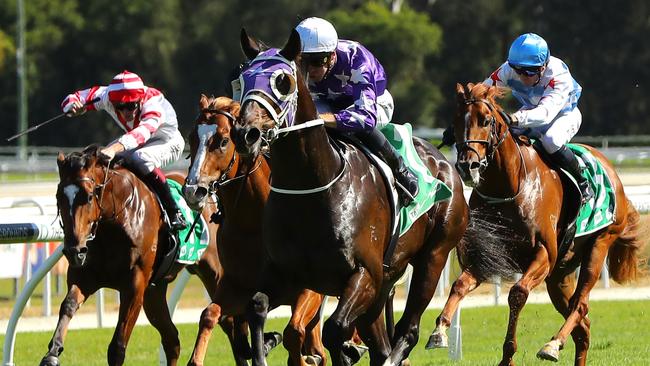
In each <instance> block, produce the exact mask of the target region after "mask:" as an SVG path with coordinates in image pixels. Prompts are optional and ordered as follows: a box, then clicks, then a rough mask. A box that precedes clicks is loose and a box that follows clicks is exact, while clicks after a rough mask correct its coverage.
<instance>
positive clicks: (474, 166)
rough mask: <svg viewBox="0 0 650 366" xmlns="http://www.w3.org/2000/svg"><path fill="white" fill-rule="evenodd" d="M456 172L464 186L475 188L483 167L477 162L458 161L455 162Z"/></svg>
mask: <svg viewBox="0 0 650 366" xmlns="http://www.w3.org/2000/svg"><path fill="white" fill-rule="evenodd" d="M456 170H457V171H458V174H459V175H460V178H461V179H462V180H463V182H464V183H465V185H467V186H469V187H476V186H477V185H478V183H479V181H480V179H481V173H482V172H483V170H484V167H483V165H481V163H479V162H478V161H472V162H470V161H465V160H458V161H457V162H456Z"/></svg>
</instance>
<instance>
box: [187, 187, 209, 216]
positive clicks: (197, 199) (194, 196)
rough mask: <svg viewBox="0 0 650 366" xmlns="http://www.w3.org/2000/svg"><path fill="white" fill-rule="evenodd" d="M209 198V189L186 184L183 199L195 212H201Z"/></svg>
mask: <svg viewBox="0 0 650 366" xmlns="http://www.w3.org/2000/svg"><path fill="white" fill-rule="evenodd" d="M207 196H208V187H206V186H204V185H202V184H184V185H183V198H185V202H187V205H188V206H190V208H191V209H192V210H194V211H201V209H202V208H203V206H204V205H205V199H206V198H207Z"/></svg>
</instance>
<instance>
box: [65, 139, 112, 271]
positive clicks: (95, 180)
mask: <svg viewBox="0 0 650 366" xmlns="http://www.w3.org/2000/svg"><path fill="white" fill-rule="evenodd" d="M98 152H99V147H98V146H96V145H93V146H90V147H88V148H86V149H85V150H84V151H83V152H81V153H78V152H73V153H71V154H70V155H68V156H64V155H63V154H62V153H59V156H58V157H57V164H58V166H59V178H60V180H59V185H58V187H57V191H56V203H57V207H58V210H59V215H60V216H61V220H62V223H63V233H64V239H63V253H64V254H65V256H66V258H67V259H68V262H70V265H71V266H73V267H78V266H82V265H83V264H84V263H85V261H86V253H87V252H88V247H87V246H86V244H87V242H88V241H89V240H92V239H93V238H94V235H95V231H96V230H97V225H98V224H99V220H100V219H101V216H102V207H101V205H100V200H101V195H102V191H103V187H104V185H103V184H104V181H105V176H106V172H107V171H108V168H107V167H106V166H105V163H103V162H101V161H99V158H98Z"/></svg>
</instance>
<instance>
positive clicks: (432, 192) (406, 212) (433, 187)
mask: <svg viewBox="0 0 650 366" xmlns="http://www.w3.org/2000/svg"><path fill="white" fill-rule="evenodd" d="M380 131H381V133H383V134H384V136H386V139H387V140H388V141H389V142H390V144H391V145H393V147H394V148H395V149H396V150H397V151H398V152H399V154H400V155H402V158H404V163H405V164H406V165H407V166H408V167H409V168H411V170H412V171H413V172H414V173H415V175H417V177H418V185H419V187H420V191H419V192H418V194H417V196H415V200H414V201H413V202H411V204H410V205H408V206H406V207H402V208H401V209H400V213H399V217H400V219H399V235H400V236H401V235H403V234H404V233H405V232H406V231H407V230H408V229H409V228H410V227H411V225H413V223H414V222H415V220H417V218H418V217H420V216H422V215H423V214H424V213H425V212H427V211H428V210H429V209H430V208H431V207H433V205H434V204H436V203H437V202H441V201H445V200H448V199H450V198H451V189H449V187H448V186H447V185H446V184H445V183H444V182H443V181H441V180H439V179H437V178H434V177H433V175H431V172H430V171H429V169H427V167H426V166H425V165H424V163H423V162H422V159H420V156H419V155H418V153H417V151H415V146H414V145H413V132H412V129H411V125H410V124H409V123H405V124H403V125H398V124H393V123H389V124H387V125H385V126H381V127H380Z"/></svg>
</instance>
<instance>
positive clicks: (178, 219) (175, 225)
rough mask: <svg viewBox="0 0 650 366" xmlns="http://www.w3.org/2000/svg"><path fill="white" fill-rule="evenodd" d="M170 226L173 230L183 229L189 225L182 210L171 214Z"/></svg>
mask: <svg viewBox="0 0 650 366" xmlns="http://www.w3.org/2000/svg"><path fill="white" fill-rule="evenodd" d="M169 226H170V227H171V229H172V230H173V231H179V230H183V229H185V228H186V227H187V222H186V221H185V217H183V214H182V213H181V212H180V211H176V212H174V213H173V214H172V215H169Z"/></svg>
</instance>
